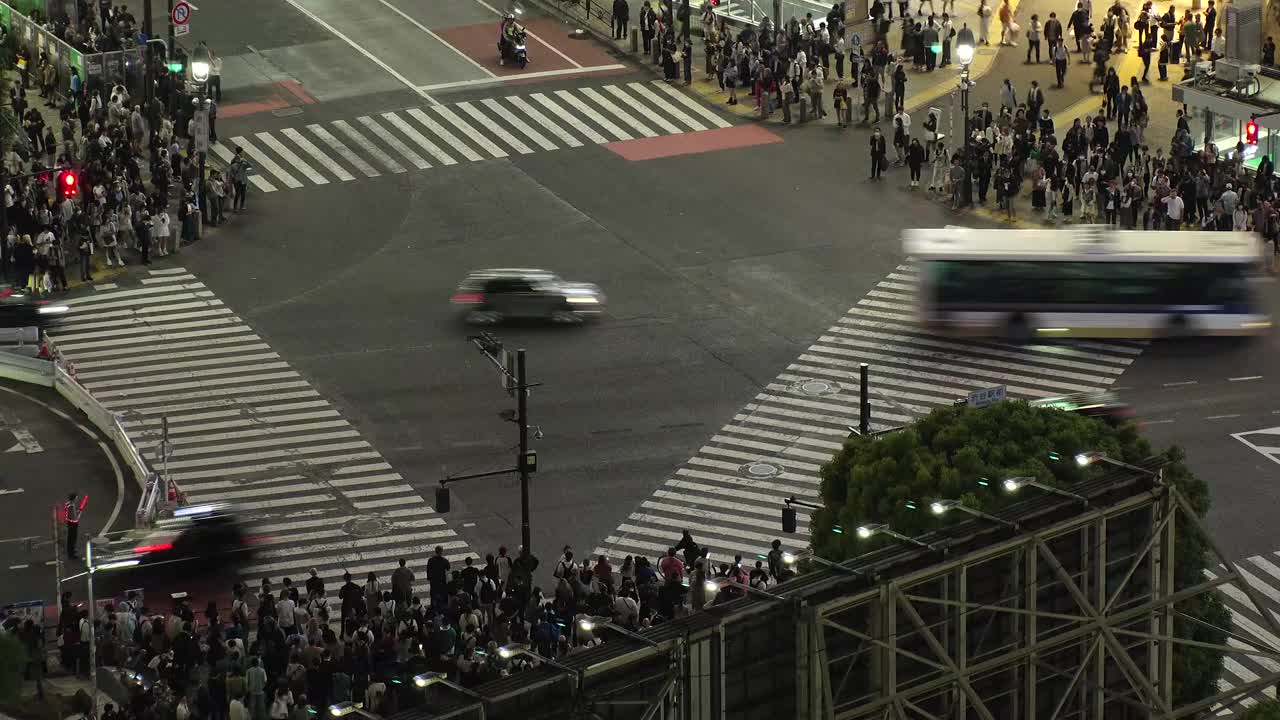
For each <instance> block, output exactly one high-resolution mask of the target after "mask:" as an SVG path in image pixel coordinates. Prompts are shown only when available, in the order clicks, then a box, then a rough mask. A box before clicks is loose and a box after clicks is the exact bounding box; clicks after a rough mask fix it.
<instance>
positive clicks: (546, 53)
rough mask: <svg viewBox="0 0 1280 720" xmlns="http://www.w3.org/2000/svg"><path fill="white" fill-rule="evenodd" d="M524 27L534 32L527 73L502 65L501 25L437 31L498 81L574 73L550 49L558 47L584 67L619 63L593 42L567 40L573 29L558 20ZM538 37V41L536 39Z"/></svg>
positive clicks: (533, 22) (539, 20) (543, 20)
mask: <svg viewBox="0 0 1280 720" xmlns="http://www.w3.org/2000/svg"><path fill="white" fill-rule="evenodd" d="M523 24H524V26H525V29H527V30H529V31H530V35H529V37H528V39H527V42H526V45H527V47H528V50H529V60H530V62H529V64H528V65H527V66H526V67H525V69H523V70H521V69H520V68H519V67H516V66H507V65H499V64H498V23H497V22H496V21H495V22H492V23H482V24H480V25H460V26H458V27H451V28H442V29H441V28H435V32H436V34H438V35H439V36H440V37H442V38H444V39H445V40H446V41H447V42H448V43H449V44H450V45H452V46H454V47H456V48H457V49H458V50H459V51H461V52H462V53H463V54H465V55H466V56H467V57H469V58H471V59H472V60H475V61H476V62H477V63H480V65H481V66H482V67H484V68H485V69H486V70H489V71H490V72H492V73H493V74H494V75H497V76H498V77H519V76H520V75H525V74H528V73H536V72H547V71H549V70H572V69H573V68H574V65H573V63H571V62H569V61H568V60H566V59H565V58H564V57H561V56H560V54H557V53H556V52H555V50H552V49H551V47H550V45H554V46H555V49H556V50H559V51H560V53H563V54H564V55H565V56H567V57H569V58H572V59H573V61H574V62H576V63H578V64H579V65H581V66H583V67H592V66H599V65H615V64H617V62H618V61H617V60H616V59H614V58H613V57H610V56H609V55H608V54H607V53H605V52H604V51H603V50H601V49H599V48H598V47H596V46H595V44H594V43H593V42H592V41H590V40H570V39H569V38H568V37H567V36H568V34H569V29H568V28H567V27H566V26H565V25H563V24H562V23H559V22H556V21H555V20H551V19H549V18H532V19H530V20H529V21H528V22H525V23H523ZM535 35H536V36H537V37H534V36H535ZM591 74H598V73H591ZM574 75H576V73H570V74H568V75H566V77H573V76H574Z"/></svg>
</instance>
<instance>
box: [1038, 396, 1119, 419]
mask: <svg viewBox="0 0 1280 720" xmlns="http://www.w3.org/2000/svg"><path fill="white" fill-rule="evenodd" d="M1030 404H1031V406H1032V407H1047V408H1055V409H1057V410H1063V411H1066V412H1071V413H1076V414H1077V415H1084V416H1085V417H1091V418H1098V419H1099V420H1103V421H1104V422H1106V423H1107V424H1109V425H1123V424H1124V423H1126V422H1129V421H1130V420H1134V419H1135V418H1136V414H1135V413H1134V411H1133V408H1132V407H1130V406H1128V405H1126V404H1125V403H1123V402H1121V401H1120V397H1119V396H1118V395H1116V394H1115V393H1113V392H1105V391H1104V392H1094V393H1076V394H1074V395H1062V396H1060V397H1048V398H1041V399H1039V400H1032V401H1031V403H1030Z"/></svg>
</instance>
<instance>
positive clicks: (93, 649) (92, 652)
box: [66, 535, 142, 717]
mask: <svg viewBox="0 0 1280 720" xmlns="http://www.w3.org/2000/svg"><path fill="white" fill-rule="evenodd" d="M107 542H108V541H107V539H106V538H105V537H103V536H101V535H99V536H98V537H95V538H89V540H87V541H85V544H84V567H85V570H84V573H82V574H83V575H85V576H87V577H86V579H85V585H87V586H88V587H87V589H88V594H89V682H90V684H91V692H92V693H93V695H92V699H91V700H90V703H91V704H92V707H93V712H92V715H93V716H94V717H97V715H98V634H97V633H96V632H95V631H94V626H93V623H94V621H96V620H97V619H98V618H97V616H98V608H97V607H96V605H95V601H94V597H93V576H94V574H96V573H97V572H98V571H99V570H119V569H121V568H127V567H133V566H134V565H137V564H138V563H140V562H142V561H141V560H139V559H137V558H129V559H127V560H118V561H114V562H109V563H103V564H102V565H94V564H93V562H94V561H93V548H94V546H95V545H97V546H100V547H101V546H105V545H106V544H107ZM78 577H80V576H79V575H73V576H71V577H69V578H66V579H67V580H74V579H76V578H78Z"/></svg>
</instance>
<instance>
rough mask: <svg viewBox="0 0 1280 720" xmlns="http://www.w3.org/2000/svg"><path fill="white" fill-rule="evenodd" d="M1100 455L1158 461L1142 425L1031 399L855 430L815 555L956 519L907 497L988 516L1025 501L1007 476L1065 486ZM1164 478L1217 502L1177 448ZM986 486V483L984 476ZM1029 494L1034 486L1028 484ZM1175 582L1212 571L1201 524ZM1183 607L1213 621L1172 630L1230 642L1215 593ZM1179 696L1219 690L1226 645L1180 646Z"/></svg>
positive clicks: (814, 539) (1181, 536) (1181, 541)
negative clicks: (1089, 458)
mask: <svg viewBox="0 0 1280 720" xmlns="http://www.w3.org/2000/svg"><path fill="white" fill-rule="evenodd" d="M1094 451H1097V452H1103V453H1105V454H1106V455H1107V456H1108V457H1112V458H1115V459H1118V460H1121V461H1124V462H1128V463H1137V462H1140V461H1142V460H1144V459H1146V458H1149V457H1151V456H1152V455H1153V454H1154V453H1153V452H1152V449H1151V445H1150V443H1149V442H1147V440H1146V439H1145V438H1143V437H1142V436H1141V435H1140V434H1139V432H1138V428H1137V426H1136V425H1135V424H1134V423H1126V424H1124V425H1121V426H1119V427H1115V426H1112V425H1109V424H1107V423H1105V422H1103V421H1101V420H1097V419H1092V418H1087V417H1084V416H1081V415H1078V414H1074V413H1069V412H1064V411H1061V410H1056V409H1051V408H1034V407H1031V406H1030V405H1028V404H1027V403H1025V402H1018V401H1008V402H1001V403H997V404H995V405H992V406H989V407H986V408H972V407H968V406H963V405H960V406H953V407H944V408H939V409H937V410H934V411H933V412H932V413H930V414H929V415H928V416H926V417H924V418H922V419H920V420H919V421H917V422H916V423H915V424H913V425H910V426H908V427H906V428H903V429H902V430H899V431H897V432H894V433H891V434H888V435H882V436H880V437H879V438H878V439H877V438H874V437H853V438H851V439H849V440H848V441H847V442H845V444H844V447H843V448H842V449H841V451H840V452H839V453H837V454H836V456H835V457H834V458H832V460H831V461H830V462H829V463H827V464H826V465H825V466H823V468H822V472H821V477H822V484H821V502H822V505H823V507H822V509H820V510H815V511H814V512H813V515H812V516H811V517H810V519H809V529H810V535H811V537H810V542H811V545H812V547H813V550H814V552H815V553H817V554H818V555H820V556H821V557H824V558H827V559H829V560H836V561H839V560H844V559H846V558H850V557H854V556H857V555H861V554H863V553H865V552H868V551H870V550H873V549H875V548H877V547H880V546H881V545H882V544H884V543H885V542H893V540H891V539H888V538H885V537H883V536H879V535H877V536H872V537H871V538H867V539H863V538H859V537H858V535H857V533H855V532H833V529H834V528H836V527H837V526H838V527H840V528H842V529H848V530H850V531H851V530H852V529H853V528H855V527H857V526H859V525H863V524H867V523H887V524H888V525H889V526H890V527H892V528H893V529H894V530H895V531H897V532H899V533H902V534H905V535H912V536H914V535H918V534H921V533H924V532H927V531H929V530H933V529H936V528H937V527H939V525H940V524H941V523H946V522H954V521H955V520H954V519H951V518H949V517H942V518H939V517H937V516H935V515H934V514H933V513H930V512H927V511H917V510H913V509H912V508H911V507H909V506H908V501H914V502H916V503H927V502H929V501H931V500H935V499H957V500H961V501H962V502H964V504H966V505H968V506H969V507H972V508H976V509H980V510H983V511H986V512H992V511H995V510H999V509H1000V508H1002V507H1004V506H1006V505H1008V504H1011V503H1013V502H1015V501H1017V499H1018V497H1017V495H1016V494H1009V493H1005V492H1003V491H1002V490H1001V489H1000V487H999V486H1000V483H1001V481H1002V480H1004V479H1005V478H1010V477H1028V476H1029V477H1034V478H1035V479H1036V480H1037V481H1038V482H1041V483H1044V484H1047V485H1054V486H1061V485H1070V484H1073V483H1076V482H1080V481H1082V480H1085V479H1087V478H1088V477H1090V476H1091V475H1093V474H1095V473H1102V472H1106V471H1107V470H1108V469H1110V468H1108V467H1106V466H1102V467H1099V466H1097V465H1088V466H1081V465H1079V464H1077V463H1076V462H1074V457H1075V455H1076V454H1078V453H1083V452H1094ZM1164 456H1165V458H1166V459H1167V460H1168V464H1167V465H1165V468H1164V479H1165V481H1166V482H1169V483H1171V484H1174V485H1176V486H1177V488H1178V489H1179V491H1180V492H1181V493H1182V494H1183V495H1184V496H1185V497H1186V498H1187V500H1188V502H1189V503H1190V505H1191V506H1192V507H1193V508H1194V509H1195V511H1196V513H1197V514H1198V515H1199V516H1200V517H1201V518H1203V517H1204V516H1205V514H1206V513H1207V512H1208V510H1209V491H1208V486H1207V485H1206V484H1205V482H1204V481H1203V480H1200V479H1199V478H1197V477H1195V475H1194V474H1193V473H1192V472H1191V470H1190V469H1189V468H1188V467H1187V465H1186V463H1185V462H1184V461H1183V453H1182V451H1181V450H1180V449H1179V448H1177V447H1172V448H1169V449H1168V450H1166V451H1165V452H1164ZM983 483H987V484H985V485H984V484H983ZM1029 492H1035V491H1034V490H1031V491H1029ZM1176 537H1177V546H1176V548H1175V551H1174V552H1175V580H1176V583H1177V586H1178V587H1189V586H1191V585H1193V584H1196V583H1199V582H1201V581H1202V578H1203V571H1204V570H1205V568H1206V561H1207V558H1208V557H1209V555H1208V547H1207V543H1205V541H1204V540H1203V539H1202V538H1200V537H1199V536H1198V535H1197V534H1196V533H1195V532H1192V531H1187V532H1180V533H1178V534H1177V535H1176ZM1178 610H1180V611H1181V612H1183V613H1186V614H1187V615H1189V616H1191V617H1193V618H1196V619H1198V620H1201V621H1203V622H1204V623H1207V624H1208V625H1209V626H1212V627H1206V626H1204V625H1200V624H1197V623H1195V622H1194V621H1192V620H1186V619H1182V618H1179V619H1177V620H1176V621H1175V633H1176V634H1177V635H1178V636H1179V637H1182V638H1189V639H1194V640H1196V641H1199V642H1204V643H1212V644H1223V643H1224V642H1225V641H1226V633H1225V630H1224V629H1225V628H1228V627H1230V624H1231V615H1230V612H1229V611H1228V610H1227V608H1226V606H1225V605H1223V604H1222V601H1221V598H1220V597H1219V596H1218V594H1216V593H1213V594H1202V595H1199V596H1197V597H1196V598H1193V599H1191V600H1188V601H1186V602H1184V603H1181V604H1180V605H1179V606H1178ZM1174 657H1175V667H1174V679H1175V685H1174V694H1175V701H1176V702H1177V703H1178V704H1183V703H1186V702H1191V701H1195V700H1199V699H1202V698H1204V697H1208V696H1209V695H1212V694H1213V693H1214V692H1216V689H1217V680H1218V677H1219V675H1220V673H1221V668H1222V655H1221V653H1220V652H1219V651H1217V650H1211V649H1205V648H1199V647H1190V646H1180V647H1178V651H1177V652H1176V653H1175V655H1174Z"/></svg>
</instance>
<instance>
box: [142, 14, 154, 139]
mask: <svg viewBox="0 0 1280 720" xmlns="http://www.w3.org/2000/svg"><path fill="white" fill-rule="evenodd" d="M151 13H152V7H151V0H143V2H142V34H143V35H146V36H147V43H146V46H145V47H143V48H142V62H143V63H145V65H144V69H145V72H144V73H143V74H142V83H143V85H144V86H145V89H144V90H143V92H142V102H143V105H144V106H146V108H147V114H148V117H150V114H151V98H152V97H154V96H155V83H156V75H155V73H156V70H155V64H156V63H155V58H154V57H152V55H151V38H153V37H155V35H154V31H155V21H154V20H152V18H151ZM151 119H152V121H153V122H154V118H151Z"/></svg>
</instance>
